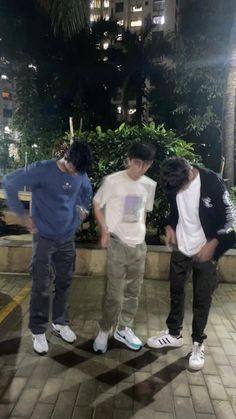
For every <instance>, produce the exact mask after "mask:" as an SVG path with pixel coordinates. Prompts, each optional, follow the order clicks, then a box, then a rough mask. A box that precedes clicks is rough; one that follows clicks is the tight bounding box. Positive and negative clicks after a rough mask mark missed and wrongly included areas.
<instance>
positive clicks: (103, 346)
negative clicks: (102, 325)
mask: <svg viewBox="0 0 236 419" xmlns="http://www.w3.org/2000/svg"><path fill="white" fill-rule="evenodd" d="M109 335H110V330H109V331H104V330H100V331H99V333H98V335H97V337H96V339H95V340H94V342H93V350H94V352H102V353H103V354H104V353H105V352H106V351H107V346H108V339H109Z"/></svg>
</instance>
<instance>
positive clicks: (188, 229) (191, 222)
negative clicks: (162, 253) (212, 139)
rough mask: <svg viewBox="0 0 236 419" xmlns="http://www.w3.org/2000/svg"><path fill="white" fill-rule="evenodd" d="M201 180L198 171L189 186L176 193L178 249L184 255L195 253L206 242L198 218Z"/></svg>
mask: <svg viewBox="0 0 236 419" xmlns="http://www.w3.org/2000/svg"><path fill="white" fill-rule="evenodd" d="M200 188H201V181H200V176H199V173H198V174H197V176H196V177H195V178H194V179H193V180H192V182H191V183H190V184H189V186H188V187H187V188H186V189H184V190H182V191H180V192H178V193H177V195H176V202H177V208H178V212H179V220H178V224H177V227H176V238H177V244H178V250H179V251H180V252H181V253H183V254H184V255H186V256H189V257H191V256H194V255H196V254H197V253H198V252H199V251H200V249H201V248H202V246H204V244H205V243H206V236H205V233H204V231H203V228H202V225H201V222H200V218H199V199H200Z"/></svg>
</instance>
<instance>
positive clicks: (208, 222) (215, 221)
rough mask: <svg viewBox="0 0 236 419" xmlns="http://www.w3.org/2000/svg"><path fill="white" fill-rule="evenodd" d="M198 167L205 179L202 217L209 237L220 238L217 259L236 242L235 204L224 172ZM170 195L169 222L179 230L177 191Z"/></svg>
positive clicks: (203, 179)
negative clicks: (221, 173) (235, 230)
mask: <svg viewBox="0 0 236 419" xmlns="http://www.w3.org/2000/svg"><path fill="white" fill-rule="evenodd" d="M196 169H197V170H198V171H199V174H200V180H201V189H200V200H199V218H200V222H201V225H202V228H203V231H204V233H205V236H206V239H207V240H208V241H209V240H211V239H217V240H218V241H219V244H218V246H217V247H216V250H215V254H214V259H216V260H217V259H219V257H220V256H221V255H222V254H223V253H224V252H225V251H226V250H228V249H230V248H231V247H233V245H234V242H235V232H234V220H235V208H234V207H233V204H232V202H231V201H230V199H229V192H228V191H227V189H226V187H225V184H224V181H223V179H222V178H221V176H219V175H218V174H216V173H215V172H213V171H212V170H209V169H203V168H200V167H196ZM167 198H168V200H169V203H170V214H169V217H168V219H167V224H168V225H170V226H171V227H172V228H173V229H174V230H176V226H177V224H178V219H179V213H178V208H177V203H176V195H172V196H168V197H167Z"/></svg>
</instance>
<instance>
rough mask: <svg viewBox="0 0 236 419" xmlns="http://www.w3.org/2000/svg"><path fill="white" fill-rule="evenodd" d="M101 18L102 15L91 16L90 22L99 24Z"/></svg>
mask: <svg viewBox="0 0 236 419" xmlns="http://www.w3.org/2000/svg"><path fill="white" fill-rule="evenodd" d="M99 18H100V15H90V22H97V20H98V19H99Z"/></svg>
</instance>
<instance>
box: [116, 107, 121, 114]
mask: <svg viewBox="0 0 236 419" xmlns="http://www.w3.org/2000/svg"><path fill="white" fill-rule="evenodd" d="M121 111H122V108H121V106H117V113H119V114H121Z"/></svg>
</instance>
